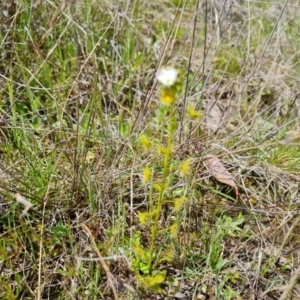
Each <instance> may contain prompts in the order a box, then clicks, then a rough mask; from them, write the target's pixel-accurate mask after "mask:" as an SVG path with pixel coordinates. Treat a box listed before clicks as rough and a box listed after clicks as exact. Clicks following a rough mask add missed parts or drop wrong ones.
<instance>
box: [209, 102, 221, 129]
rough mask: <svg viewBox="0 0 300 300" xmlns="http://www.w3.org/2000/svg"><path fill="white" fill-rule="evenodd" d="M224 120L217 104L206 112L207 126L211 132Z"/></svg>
mask: <svg viewBox="0 0 300 300" xmlns="http://www.w3.org/2000/svg"><path fill="white" fill-rule="evenodd" d="M221 120H222V112H221V109H220V107H219V106H218V105H217V104H215V105H214V106H213V107H212V108H210V110H209V111H208V112H206V128H207V130H208V131H209V132H210V133H214V132H215V131H216V130H217V129H218V128H219V125H220V123H221Z"/></svg>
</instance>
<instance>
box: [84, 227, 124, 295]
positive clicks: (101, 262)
mask: <svg viewBox="0 0 300 300" xmlns="http://www.w3.org/2000/svg"><path fill="white" fill-rule="evenodd" d="M81 226H82V227H83V228H84V229H85V230H86V232H87V233H88V236H89V238H90V239H91V241H92V244H93V246H94V248H95V251H96V253H97V255H98V257H99V258H100V260H99V261H100V264H101V265H102V268H103V269H104V271H105V273H106V275H107V279H108V282H109V284H110V287H111V289H112V291H113V294H114V298H115V300H118V299H119V297H118V294H117V290H116V287H115V285H114V276H113V274H112V273H111V271H110V269H109V266H108V265H107V264H106V262H105V261H104V259H103V257H102V255H101V253H100V251H99V249H98V247H97V244H96V242H95V239H94V237H93V234H92V232H91V231H90V229H89V228H88V227H87V226H86V225H85V224H81Z"/></svg>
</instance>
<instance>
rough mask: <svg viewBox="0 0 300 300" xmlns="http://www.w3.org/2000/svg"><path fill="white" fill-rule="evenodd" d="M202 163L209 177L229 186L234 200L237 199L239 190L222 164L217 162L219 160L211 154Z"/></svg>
mask: <svg viewBox="0 0 300 300" xmlns="http://www.w3.org/2000/svg"><path fill="white" fill-rule="evenodd" d="M203 163H204V165H205V167H206V168H207V170H208V171H209V173H210V175H211V176H213V177H214V178H216V179H217V180H218V181H220V182H222V183H225V184H227V185H229V186H231V187H232V188H233V189H234V191H235V195H236V199H237V200H238V198H239V190H238V187H237V185H236V184H235V182H234V180H233V178H232V176H231V175H230V173H229V172H228V171H227V169H226V168H225V166H224V165H223V163H222V162H221V161H220V160H219V158H218V157H217V156H215V155H212V154H207V155H206V156H205V157H204V160H203Z"/></svg>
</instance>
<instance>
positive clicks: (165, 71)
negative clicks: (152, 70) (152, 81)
mask: <svg viewBox="0 0 300 300" xmlns="http://www.w3.org/2000/svg"><path fill="white" fill-rule="evenodd" d="M177 75H178V71H177V70H176V69H175V68H173V67H163V68H161V69H160V70H158V71H157V73H156V79H157V80H158V81H159V82H160V83H161V84H163V85H164V86H171V85H173V84H174V83H175V81H176V79H177Z"/></svg>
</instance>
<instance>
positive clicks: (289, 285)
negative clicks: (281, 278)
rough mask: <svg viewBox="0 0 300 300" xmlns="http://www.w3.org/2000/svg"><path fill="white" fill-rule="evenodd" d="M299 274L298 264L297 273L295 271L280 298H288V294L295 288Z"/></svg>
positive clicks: (284, 299) (280, 299)
mask: <svg viewBox="0 0 300 300" xmlns="http://www.w3.org/2000/svg"><path fill="white" fill-rule="evenodd" d="M299 275H300V265H299V266H298V268H297V270H296V271H295V273H294V275H293V277H292V278H291V280H290V282H289V284H288V285H287V287H286V288H285V290H284V291H283V293H282V294H281V297H280V298H279V300H286V299H287V296H288V295H289V293H290V292H291V290H292V289H293V288H294V285H295V283H296V281H297V279H298V276H299Z"/></svg>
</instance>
